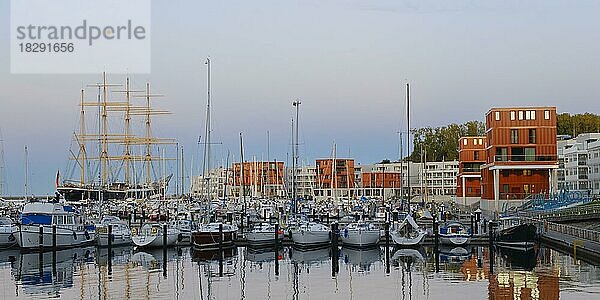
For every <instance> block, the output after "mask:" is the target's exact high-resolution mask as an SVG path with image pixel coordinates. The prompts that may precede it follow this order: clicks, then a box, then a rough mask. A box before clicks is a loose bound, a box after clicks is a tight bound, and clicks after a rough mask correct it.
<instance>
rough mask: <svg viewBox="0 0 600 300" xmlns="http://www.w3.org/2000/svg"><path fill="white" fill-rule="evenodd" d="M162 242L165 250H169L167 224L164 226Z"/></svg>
mask: <svg viewBox="0 0 600 300" xmlns="http://www.w3.org/2000/svg"><path fill="white" fill-rule="evenodd" d="M162 240H163V248H164V249H165V250H166V249H167V224H163V236H162Z"/></svg>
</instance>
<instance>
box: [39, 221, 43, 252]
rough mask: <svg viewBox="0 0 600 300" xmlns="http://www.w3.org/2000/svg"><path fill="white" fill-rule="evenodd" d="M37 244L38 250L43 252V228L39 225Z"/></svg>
mask: <svg viewBox="0 0 600 300" xmlns="http://www.w3.org/2000/svg"><path fill="white" fill-rule="evenodd" d="M39 239H40V240H39V243H40V250H44V226H42V225H40V229H39Z"/></svg>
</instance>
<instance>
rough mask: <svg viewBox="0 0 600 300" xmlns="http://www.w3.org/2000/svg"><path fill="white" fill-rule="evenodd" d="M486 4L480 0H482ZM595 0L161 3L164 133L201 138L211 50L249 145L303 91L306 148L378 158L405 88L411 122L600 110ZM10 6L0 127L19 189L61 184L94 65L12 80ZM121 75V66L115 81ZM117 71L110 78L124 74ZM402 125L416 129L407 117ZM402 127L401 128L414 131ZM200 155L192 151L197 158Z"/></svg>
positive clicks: (230, 141) (386, 154)
mask: <svg viewBox="0 0 600 300" xmlns="http://www.w3.org/2000/svg"><path fill="white" fill-rule="evenodd" d="M482 2H483V3H482ZM599 15H600V2H598V1H549V0H546V1H516V0H513V1H510V0H508V1H423V0H414V1H402V0H397V1H258V0H257V1H192V0H185V1H184V0H179V1H152V32H151V34H152V49H151V50H152V66H151V67H152V73H151V74H148V75H134V76H133V80H134V81H135V82H136V84H137V85H138V86H141V85H143V84H144V82H145V81H147V80H149V81H150V82H151V83H152V85H153V86H154V87H155V88H156V89H157V90H158V91H160V92H161V93H163V94H165V95H166V96H167V97H165V99H164V100H161V102H162V104H161V105H160V106H161V107H164V108H168V109H170V110H171V111H172V112H173V115H171V116H167V117H161V118H160V119H159V120H158V121H157V124H160V126H161V127H160V128H157V129H156V130H155V131H156V132H157V133H159V134H162V135H163V136H171V137H175V138H177V139H178V140H180V141H181V142H182V143H183V144H184V146H185V149H186V153H187V154H188V155H191V152H194V151H195V150H196V140H197V136H198V135H200V134H202V133H203V130H204V129H203V124H204V105H205V93H206V85H205V80H206V69H205V65H204V64H203V62H204V59H205V57H206V56H211V58H212V61H213V101H214V122H215V124H214V128H215V134H214V139H215V140H219V141H222V142H223V143H224V145H223V146H222V147H220V148H216V152H215V156H217V157H223V153H224V151H223V149H227V148H229V149H231V151H232V152H233V153H235V155H236V156H239V150H238V149H239V145H238V133H239V132H240V131H244V133H245V146H246V157H251V155H257V156H258V157H260V156H261V154H262V155H264V156H265V157H266V131H267V130H269V131H270V132H271V153H272V156H273V157H277V158H279V159H282V160H285V158H286V152H288V151H289V150H288V149H289V141H290V137H289V131H290V128H289V123H290V118H291V117H292V106H291V102H292V100H293V99H295V98H299V99H301V101H302V102H303V104H302V106H301V108H302V109H301V137H300V139H301V143H302V146H301V152H302V153H301V156H302V159H303V160H305V161H308V162H311V163H314V159H315V158H318V157H329V156H330V154H331V145H332V142H333V140H335V141H336V142H337V145H338V146H337V149H338V156H347V154H348V151H350V153H351V156H352V157H353V158H355V159H356V160H357V161H358V162H360V163H372V162H375V161H380V160H381V159H385V158H388V159H395V158H397V156H398V150H397V149H398V144H397V143H398V142H397V135H396V132H397V131H398V130H399V129H400V123H401V122H402V124H404V121H403V119H404V117H405V114H404V109H405V108H404V98H405V91H404V84H405V82H406V80H407V79H408V80H409V82H410V83H411V86H412V89H411V95H412V115H411V119H412V121H413V125H414V126H415V127H417V126H425V125H432V126H437V125H443V124H447V123H450V122H464V121H468V120H475V119H477V120H483V115H484V113H485V112H486V111H487V110H488V109H489V108H490V107H492V106H511V105H556V106H557V107H558V110H559V111H560V112H564V111H568V112H572V113H578V112H585V111H590V112H595V113H598V112H599V110H600V101H598V95H599V94H600V85H599V84H598V83H597V81H598V80H599V79H600V42H599V39H598V37H599V36H600V21H599V19H598V16H599ZM9 21H10V20H9V1H0V24H2V26H0V66H1V68H0V91H1V92H0V128H2V131H3V133H4V138H5V155H6V159H7V167H8V176H9V184H10V187H9V192H10V193H11V194H21V193H22V192H23V177H24V171H23V165H24V162H23V158H24V154H23V146H24V145H28V146H29V148H30V169H31V173H32V175H31V177H32V182H31V188H32V191H33V192H35V193H38V194H45V193H52V192H53V185H54V183H53V180H54V174H55V173H56V170H57V169H61V170H62V169H64V167H65V165H66V163H67V157H68V146H69V144H70V139H71V132H73V130H75V128H76V124H77V120H78V115H77V110H78V108H77V102H78V97H79V89H80V88H81V86H82V84H84V83H91V82H95V81H97V80H98V79H99V77H100V75H99V74H100V73H101V72H102V71H103V70H98V73H99V74H98V75H93V76H92V75H11V74H10V64H9V62H10V56H9V55H10V54H9V53H8V39H9V31H8V30H9V29H8V28H9ZM112 78H113V79H114V80H121V79H122V76H121V75H115V76H113V77H112ZM114 80H113V81H114ZM402 126H403V127H404V125H402ZM402 129H403V130H405V129H404V128H402ZM188 158H189V156H188Z"/></svg>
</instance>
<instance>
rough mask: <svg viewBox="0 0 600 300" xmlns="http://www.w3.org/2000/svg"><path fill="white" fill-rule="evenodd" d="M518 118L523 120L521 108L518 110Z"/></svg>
mask: <svg viewBox="0 0 600 300" xmlns="http://www.w3.org/2000/svg"><path fill="white" fill-rule="evenodd" d="M519 120H523V111H522V110H520V111H519Z"/></svg>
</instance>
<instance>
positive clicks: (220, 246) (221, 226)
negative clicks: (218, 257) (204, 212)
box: [219, 223, 223, 253]
mask: <svg viewBox="0 0 600 300" xmlns="http://www.w3.org/2000/svg"><path fill="white" fill-rule="evenodd" d="M222 252H223V224H222V223H221V224H219V253H222Z"/></svg>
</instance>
